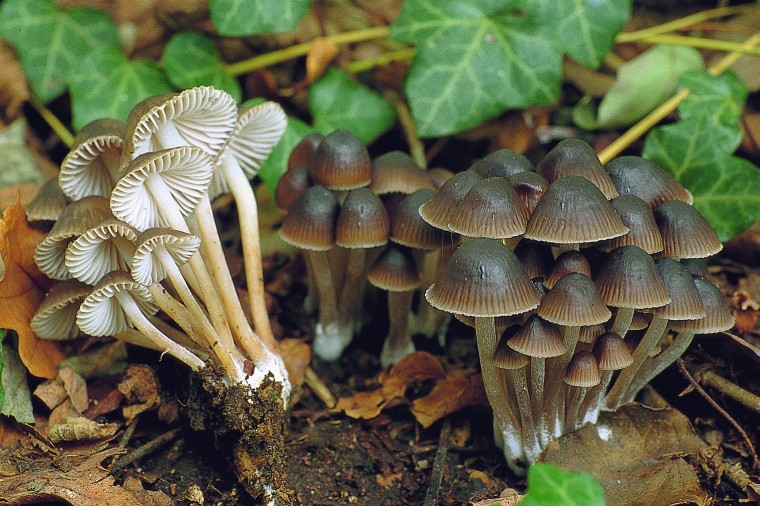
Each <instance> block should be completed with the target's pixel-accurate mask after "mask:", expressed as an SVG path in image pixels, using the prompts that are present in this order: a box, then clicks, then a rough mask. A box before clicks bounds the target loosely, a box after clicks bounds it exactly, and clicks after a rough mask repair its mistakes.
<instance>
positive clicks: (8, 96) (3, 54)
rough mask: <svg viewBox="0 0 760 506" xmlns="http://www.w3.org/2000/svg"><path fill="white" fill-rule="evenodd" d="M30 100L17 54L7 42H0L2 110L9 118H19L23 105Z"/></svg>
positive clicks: (0, 105)
mask: <svg viewBox="0 0 760 506" xmlns="http://www.w3.org/2000/svg"><path fill="white" fill-rule="evenodd" d="M27 100H29V86H28V85H27V83H26V76H25V75H24V71H23V70H21V64H20V63H19V62H18V59H17V58H16V53H15V52H14V51H13V49H12V48H11V47H10V46H9V45H8V44H6V43H5V42H0V108H2V109H3V110H4V111H5V114H4V116H5V117H7V118H17V117H18V116H19V114H20V113H21V105H22V104H23V103H24V102H26V101H27Z"/></svg>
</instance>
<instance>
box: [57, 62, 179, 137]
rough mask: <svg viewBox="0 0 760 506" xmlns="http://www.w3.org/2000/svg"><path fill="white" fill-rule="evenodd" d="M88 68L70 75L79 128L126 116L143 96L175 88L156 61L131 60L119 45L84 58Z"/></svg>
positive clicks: (74, 116)
mask: <svg viewBox="0 0 760 506" xmlns="http://www.w3.org/2000/svg"><path fill="white" fill-rule="evenodd" d="M82 63H83V68H85V69H86V71H83V72H80V73H79V74H77V75H75V76H72V77H71V78H70V79H69V90H70V91H71V99H72V107H71V108H72V114H73V123H74V128H75V129H77V130H78V129H80V128H82V127H83V126H84V125H86V124H87V123H89V122H90V121H92V120H95V119H98V118H115V119H120V120H126V119H127V116H128V115H129V111H130V110H131V109H132V107H134V106H135V104H137V103H138V102H140V101H141V100H144V99H146V98H148V97H151V96H153V95H159V94H162V93H171V92H172V91H174V89H173V88H172V86H171V84H170V83H169V81H168V80H167V79H166V76H165V75H164V73H163V72H162V71H161V69H159V68H158V65H156V63H155V62H152V61H149V60H133V61H130V60H127V58H126V57H125V56H124V55H123V54H122V53H121V52H120V51H118V50H116V49H113V48H111V49H105V50H103V51H98V52H96V53H92V54H90V55H89V56H87V57H86V58H85V59H84V60H83V62H82Z"/></svg>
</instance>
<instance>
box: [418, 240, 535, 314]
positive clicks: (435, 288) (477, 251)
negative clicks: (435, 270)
mask: <svg viewBox="0 0 760 506" xmlns="http://www.w3.org/2000/svg"><path fill="white" fill-rule="evenodd" d="M425 297H426V298H427V300H428V302H429V303H430V304H431V305H432V306H433V307H436V308H438V309H440V310H442V311H447V312H449V313H461V314H464V315H469V316H482V317H490V316H509V315H513V314H519V313H524V312H526V311H530V310H531V309H533V308H535V307H537V306H538V304H539V302H540V298H539V294H538V291H537V290H536V287H535V286H533V282H532V281H531V280H530V278H529V277H528V274H527V273H526V272H525V269H523V267H522V265H521V264H520V261H519V260H517V257H515V255H514V253H512V251H511V250H510V249H509V248H507V247H506V246H504V245H503V244H502V243H501V242H499V241H496V240H494V239H484V238H476V239H472V240H470V241H467V242H465V243H464V244H462V245H461V246H459V247H458V248H457V250H456V251H455V252H454V254H453V255H452V256H451V258H450V259H449V261H448V262H447V263H446V265H445V266H444V268H443V271H442V272H441V274H440V275H439V276H438V279H437V280H436V282H435V283H434V284H433V285H432V286H431V287H430V288H428V290H427V291H426V292H425Z"/></svg>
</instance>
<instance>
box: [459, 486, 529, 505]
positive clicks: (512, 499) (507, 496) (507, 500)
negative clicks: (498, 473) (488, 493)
mask: <svg viewBox="0 0 760 506" xmlns="http://www.w3.org/2000/svg"><path fill="white" fill-rule="evenodd" d="M522 498H523V495H522V494H520V493H519V492H518V491H517V490H515V489H513V488H505V489H504V490H502V491H501V494H499V497H494V498H493V499H483V500H481V501H477V502H470V503H469V504H470V506H515V505H516V504H518V503H519V502H520V500H521V499H522Z"/></svg>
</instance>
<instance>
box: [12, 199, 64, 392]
mask: <svg viewBox="0 0 760 506" xmlns="http://www.w3.org/2000/svg"><path fill="white" fill-rule="evenodd" d="M44 236H45V234H44V233H43V232H41V231H39V230H37V229H35V228H33V227H31V226H29V223H28V222H27V221H26V214H25V213H24V208H23V207H21V205H20V204H18V203H16V204H14V205H12V206H10V207H8V208H7V209H6V210H5V211H4V212H3V218H2V219H0V256H2V258H3V262H4V263H5V277H3V279H2V281H0V328H6V329H13V330H15V331H16V332H17V333H18V352H19V356H20V357H21V360H22V362H23V363H24V365H25V366H26V367H27V369H29V372H30V373H31V374H33V375H34V376H39V377H41V378H48V379H52V378H55V377H56V376H57V375H58V364H59V362H60V361H61V359H62V358H63V352H62V351H61V349H60V348H59V347H58V345H57V344H56V343H54V342H52V341H44V340H42V339H40V338H38V337H37V336H36V335H34V332H32V329H31V327H29V322H30V321H31V319H32V316H33V315H34V313H35V311H36V310H37V306H39V304H40V302H42V299H43V298H44V296H45V288H46V287H47V286H48V285H49V280H47V278H45V276H44V275H43V274H42V273H41V272H40V271H39V269H37V266H36V265H35V264H34V248H36V247H37V244H39V243H40V241H42V239H43V238H44Z"/></svg>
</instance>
